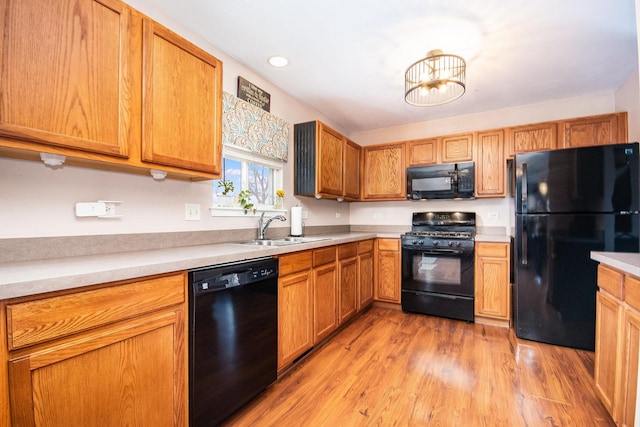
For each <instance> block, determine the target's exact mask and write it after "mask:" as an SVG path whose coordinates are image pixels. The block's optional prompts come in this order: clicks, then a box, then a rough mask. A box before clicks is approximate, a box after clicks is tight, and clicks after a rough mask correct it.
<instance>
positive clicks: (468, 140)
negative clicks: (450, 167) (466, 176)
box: [440, 133, 473, 163]
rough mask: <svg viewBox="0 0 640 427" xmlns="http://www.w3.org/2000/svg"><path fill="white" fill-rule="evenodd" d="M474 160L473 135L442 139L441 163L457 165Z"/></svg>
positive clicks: (452, 136)
mask: <svg viewBox="0 0 640 427" xmlns="http://www.w3.org/2000/svg"><path fill="white" fill-rule="evenodd" d="M471 160H473V134H472V133H467V134H463V135H451V136H445V137H442V138H440V162H441V163H455V162H467V161H471Z"/></svg>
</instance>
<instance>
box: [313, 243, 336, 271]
mask: <svg viewBox="0 0 640 427" xmlns="http://www.w3.org/2000/svg"><path fill="white" fill-rule="evenodd" d="M335 261H336V247H335V246H331V247H329V248H323V249H315V250H314V251H313V266H314V267H318V266H320V265H324V264H329V263H332V262H335Z"/></svg>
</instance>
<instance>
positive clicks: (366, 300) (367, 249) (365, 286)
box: [358, 240, 374, 312]
mask: <svg viewBox="0 0 640 427" xmlns="http://www.w3.org/2000/svg"><path fill="white" fill-rule="evenodd" d="M373 242H374V241H373V240H364V241H362V242H358V312H360V311H362V310H363V309H364V308H365V307H367V306H368V305H369V304H371V303H372V302H373V277H374V274H373V246H374V243H373Z"/></svg>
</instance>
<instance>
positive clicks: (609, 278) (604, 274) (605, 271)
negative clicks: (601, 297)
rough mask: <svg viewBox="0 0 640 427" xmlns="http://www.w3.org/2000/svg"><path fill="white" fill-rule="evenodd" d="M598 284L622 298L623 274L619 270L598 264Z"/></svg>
mask: <svg viewBox="0 0 640 427" xmlns="http://www.w3.org/2000/svg"><path fill="white" fill-rule="evenodd" d="M598 286H599V287H600V289H604V290H605V291H607V292H609V293H610V294H611V295H613V296H615V297H616V298H618V299H619V300H621V301H622V300H624V286H623V276H622V273H620V272H619V271H616V270H613V269H611V268H609V267H607V266H605V265H602V264H599V265H598Z"/></svg>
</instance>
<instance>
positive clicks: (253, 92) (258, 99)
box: [238, 76, 271, 112]
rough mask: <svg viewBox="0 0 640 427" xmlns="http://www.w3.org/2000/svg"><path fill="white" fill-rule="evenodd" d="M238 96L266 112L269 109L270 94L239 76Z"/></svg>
mask: <svg viewBox="0 0 640 427" xmlns="http://www.w3.org/2000/svg"><path fill="white" fill-rule="evenodd" d="M238 98H240V99H242V100H243V101H247V102H248V103H249V104H251V105H255V106H256V107H258V108H262V109H263V110H264V111H266V112H270V111H271V94H269V93H267V92H265V91H264V90H262V89H260V88H259V87H258V86H256V85H254V84H253V83H251V82H250V81H249V80H245V79H243V78H242V77H240V76H238Z"/></svg>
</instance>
